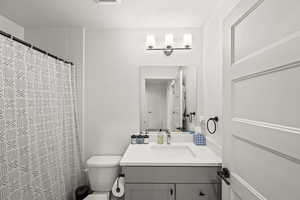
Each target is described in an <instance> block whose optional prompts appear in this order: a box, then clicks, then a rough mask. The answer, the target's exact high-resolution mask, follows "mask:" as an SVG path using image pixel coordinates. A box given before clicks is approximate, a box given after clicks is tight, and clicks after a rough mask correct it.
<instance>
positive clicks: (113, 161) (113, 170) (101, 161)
mask: <svg viewBox="0 0 300 200" xmlns="http://www.w3.org/2000/svg"><path fill="white" fill-rule="evenodd" d="M120 160H121V156H92V157H91V158H89V159H88V160H87V167H88V176H89V181H90V185H91V188H92V190H93V191H95V192H109V191H111V188H112V186H113V183H114V181H115V180H116V178H117V176H118V174H119V172H120V165H119V163H120Z"/></svg>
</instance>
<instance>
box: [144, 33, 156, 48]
mask: <svg viewBox="0 0 300 200" xmlns="http://www.w3.org/2000/svg"><path fill="white" fill-rule="evenodd" d="M146 46H147V48H149V49H153V48H154V47H155V36H154V35H147V40H146Z"/></svg>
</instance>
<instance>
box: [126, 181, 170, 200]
mask: <svg viewBox="0 0 300 200" xmlns="http://www.w3.org/2000/svg"><path fill="white" fill-rule="evenodd" d="M171 191H172V192H171ZM174 197H175V185H174V184H126V185H125V200H174V199H175V198H174Z"/></svg>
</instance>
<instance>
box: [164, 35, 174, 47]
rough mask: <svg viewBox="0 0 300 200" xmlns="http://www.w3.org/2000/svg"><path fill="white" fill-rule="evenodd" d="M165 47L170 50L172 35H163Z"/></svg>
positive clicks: (172, 40) (172, 42)
mask: <svg viewBox="0 0 300 200" xmlns="http://www.w3.org/2000/svg"><path fill="white" fill-rule="evenodd" d="M165 45H166V47H167V48H172V47H173V45H174V36H173V34H166V35H165Z"/></svg>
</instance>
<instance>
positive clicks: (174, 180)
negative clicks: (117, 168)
mask: <svg viewBox="0 0 300 200" xmlns="http://www.w3.org/2000/svg"><path fill="white" fill-rule="evenodd" d="M219 169H220V167H216V166H212V167H173V166H172V167H157V166H155V167H123V168H122V170H123V173H124V174H125V200H141V199H143V200H221V181H220V179H219V177H218V176H217V170H219Z"/></svg>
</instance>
